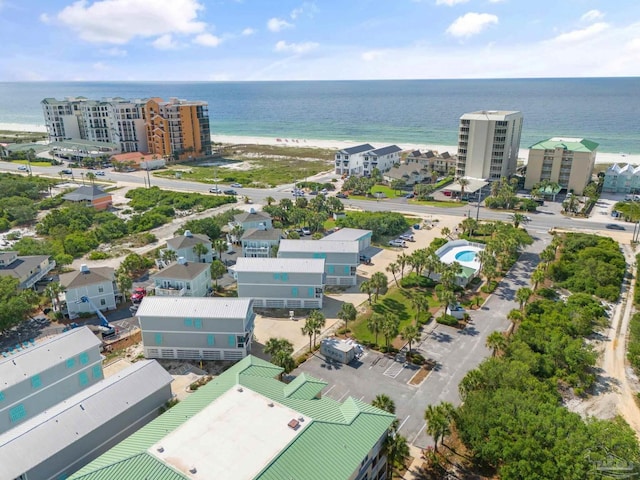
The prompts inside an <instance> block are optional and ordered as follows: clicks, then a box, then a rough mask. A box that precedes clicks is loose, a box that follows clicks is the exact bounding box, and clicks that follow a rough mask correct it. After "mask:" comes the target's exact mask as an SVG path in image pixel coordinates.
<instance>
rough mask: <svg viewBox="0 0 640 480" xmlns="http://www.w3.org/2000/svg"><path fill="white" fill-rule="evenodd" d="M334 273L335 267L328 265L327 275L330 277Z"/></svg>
mask: <svg viewBox="0 0 640 480" xmlns="http://www.w3.org/2000/svg"><path fill="white" fill-rule="evenodd" d="M334 272H335V267H334V266H333V265H329V274H330V275H332V274H333V273H334Z"/></svg>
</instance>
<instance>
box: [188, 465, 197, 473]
mask: <svg viewBox="0 0 640 480" xmlns="http://www.w3.org/2000/svg"><path fill="white" fill-rule="evenodd" d="M189 473H198V469H197V468H196V467H195V466H193V467H191V468H190V469H189Z"/></svg>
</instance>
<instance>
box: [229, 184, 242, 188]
mask: <svg viewBox="0 0 640 480" xmlns="http://www.w3.org/2000/svg"><path fill="white" fill-rule="evenodd" d="M229 186H230V187H233V188H242V184H241V183H232V184H231V185H229Z"/></svg>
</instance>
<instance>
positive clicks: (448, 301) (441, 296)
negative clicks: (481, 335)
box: [436, 288, 456, 318]
mask: <svg viewBox="0 0 640 480" xmlns="http://www.w3.org/2000/svg"><path fill="white" fill-rule="evenodd" d="M436 295H437V296H438V300H440V304H441V305H442V318H444V316H445V315H446V314H447V308H448V307H449V305H452V304H453V303H455V301H456V294H455V293H454V292H453V291H452V290H447V289H445V288H442V289H436Z"/></svg>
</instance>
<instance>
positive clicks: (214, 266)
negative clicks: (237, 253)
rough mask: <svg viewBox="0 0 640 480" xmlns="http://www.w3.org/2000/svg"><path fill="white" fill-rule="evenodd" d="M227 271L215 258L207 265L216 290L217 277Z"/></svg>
mask: <svg viewBox="0 0 640 480" xmlns="http://www.w3.org/2000/svg"><path fill="white" fill-rule="evenodd" d="M226 271H227V267H225V266H224V263H222V262H221V261H220V260H218V259H217V258H216V259H215V260H214V261H213V262H211V265H210V266H209V272H210V273H211V278H212V279H213V280H214V281H215V286H216V290H218V279H219V278H220V277H222V276H223V275H224V274H225V272H226Z"/></svg>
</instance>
